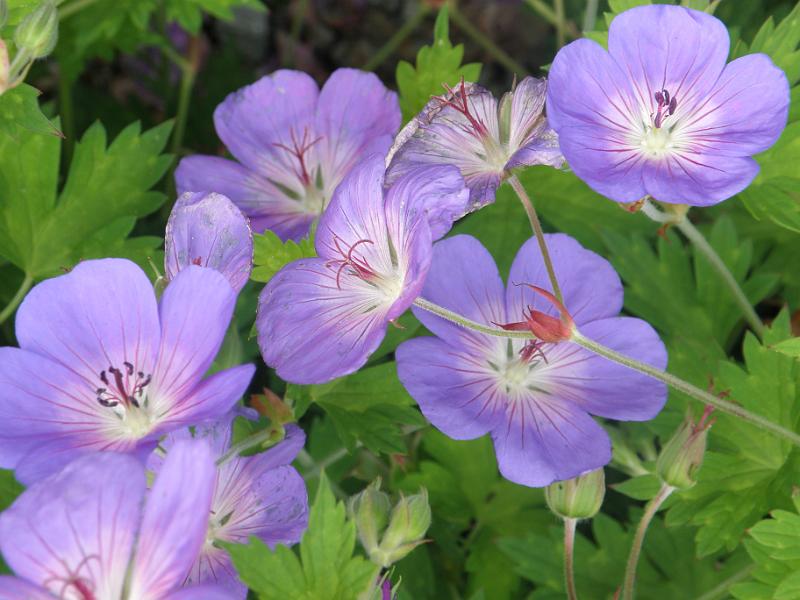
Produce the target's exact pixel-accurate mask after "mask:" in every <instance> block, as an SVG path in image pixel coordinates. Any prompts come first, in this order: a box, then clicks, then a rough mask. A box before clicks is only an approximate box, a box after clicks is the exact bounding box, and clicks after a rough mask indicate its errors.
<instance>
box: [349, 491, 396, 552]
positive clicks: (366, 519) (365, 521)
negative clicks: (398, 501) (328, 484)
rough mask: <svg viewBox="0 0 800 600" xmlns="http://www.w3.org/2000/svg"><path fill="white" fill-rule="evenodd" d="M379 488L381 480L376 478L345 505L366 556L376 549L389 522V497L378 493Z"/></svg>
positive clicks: (380, 492)
mask: <svg viewBox="0 0 800 600" xmlns="http://www.w3.org/2000/svg"><path fill="white" fill-rule="evenodd" d="M380 488H381V479H380V477H378V478H377V479H376V480H375V481H373V482H372V483H371V484H369V485H368V486H367V487H366V489H364V491H362V492H361V493H360V494H357V495H355V496H353V497H352V498H350V501H349V502H348V503H347V511H348V512H349V513H350V518H351V519H353V520H354V521H355V522H356V530H357V531H358V539H359V540H361V545H362V546H364V550H366V551H367V553H368V554H372V553H373V552H375V551H376V550H377V549H378V543H379V542H378V538H379V537H380V535H381V534H382V533H383V530H384V528H385V527H386V523H387V521H388V520H389V509H390V508H391V503H390V502H389V496H388V495H387V494H385V493H384V492H382V491H380Z"/></svg>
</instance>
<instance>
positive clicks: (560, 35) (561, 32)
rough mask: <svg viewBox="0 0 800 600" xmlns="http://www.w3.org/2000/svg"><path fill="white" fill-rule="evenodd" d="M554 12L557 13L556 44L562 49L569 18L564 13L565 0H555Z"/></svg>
mask: <svg viewBox="0 0 800 600" xmlns="http://www.w3.org/2000/svg"><path fill="white" fill-rule="evenodd" d="M553 12H554V13H555V14H556V44H557V45H558V47H557V49H560V48H561V47H562V46H563V45H564V42H565V37H566V34H565V32H566V30H567V18H566V16H565V14H564V0H553Z"/></svg>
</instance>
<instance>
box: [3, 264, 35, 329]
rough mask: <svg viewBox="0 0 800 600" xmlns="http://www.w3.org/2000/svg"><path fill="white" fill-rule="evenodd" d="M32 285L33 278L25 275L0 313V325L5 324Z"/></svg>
mask: <svg viewBox="0 0 800 600" xmlns="http://www.w3.org/2000/svg"><path fill="white" fill-rule="evenodd" d="M32 285H33V277H31V276H30V275H28V274H27V273H26V274H25V278H24V279H23V280H22V283H21V284H20V286H19V288H18V289H17V292H16V293H15V294H14V297H13V298H11V300H9V302H8V304H6V306H5V308H4V309H3V310H2V312H0V325H2V324H3V323H5V322H6V321H7V320H8V318H9V317H10V316H11V315H13V314H14V311H15V310H17V307H18V306H19V305H20V302H22V299H23V298H24V297H25V294H27V293H28V290H29V289H31V286H32Z"/></svg>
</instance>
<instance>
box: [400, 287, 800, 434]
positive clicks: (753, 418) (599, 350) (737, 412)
mask: <svg viewBox="0 0 800 600" xmlns="http://www.w3.org/2000/svg"><path fill="white" fill-rule="evenodd" d="M414 305H415V306H418V307H419V308H422V309H423V310H427V311H428V312H431V313H433V314H435V315H438V316H440V317H442V318H443V319H447V320H448V321H450V322H452V323H455V324H457V325H460V326H461V327H466V328H467V329H472V330H474V331H477V332H479V333H484V334H486V335H493V336H496V337H503V338H516V339H535V336H534V335H533V334H532V333H530V332H527V331H506V330H504V329H499V328H495V327H488V326H486V325H483V324H481V323H477V322H475V321H473V320H471V319H467V318H466V317H463V316H461V315H459V314H457V313H454V312H453V311H450V310H448V309H446V308H444V307H442V306H439V305H438V304H434V303H433V302H430V301H429V300H425V299H424V298H417V299H416V300H414ZM569 341H570V342H572V343H574V344H577V345H579V346H581V347H583V348H586V349H587V350H589V351H590V352H593V353H594V354H597V355H599V356H602V357H604V358H607V359H609V360H611V361H613V362H616V363H619V364H621V365H625V366H626V367H628V368H629V369H633V370H634V371H638V372H640V373H644V374H645V375H648V376H649V377H652V378H653V379H657V380H659V381H663V382H664V383H666V384H667V385H668V386H670V387H671V388H673V389H675V390H678V391H679V392H682V393H684V394H686V395H687V396H689V397H690V398H693V399H694V400H699V401H700V402H702V403H703V404H709V405H711V406H713V407H714V408H716V409H717V410H719V411H721V412H724V413H728V414H729V415H733V416H734V417H738V418H740V419H742V420H743V421H747V422H748V423H750V424H752V425H755V426H756V427H760V428H761V429H764V430H766V431H769V432H770V433H774V434H775V435H777V436H779V437H782V438H784V439H785V440H787V441H789V442H791V443H792V444H794V445H796V446H800V435H797V434H796V433H794V432H793V431H790V430H789V429H786V428H785V427H782V426H780V425H778V424H777V423H773V422H772V421H770V420H769V419H765V418H764V417H762V416H761V415H757V414H755V413H752V412H750V411H749V410H746V409H744V408H742V407H741V406H739V405H738V404H735V403H733V402H730V401H728V400H723V399H722V398H720V397H718V396H715V395H714V394H711V393H709V392H706V391H704V390H701V389H700V388H699V387H697V386H694V385H692V384H691V383H689V382H688V381H684V380H683V379H680V378H679V377H675V376H674V375H670V374H669V373H667V372H665V371H662V370H661V369H658V368H656V367H653V366H651V365H648V364H647V363H643V362H641V361H638V360H635V359H633V358H630V357H628V356H625V355H624V354H620V353H619V352H617V351H616V350H612V349H611V348H608V347H606V346H603V345H602V344H599V343H597V342H595V341H594V340H590V339H589V338H587V337H584V336H583V335H581V333H580V332H579V331H578V330H577V329H576V330H573V332H572V337H571V338H570V340H569ZM562 343H563V342H562Z"/></svg>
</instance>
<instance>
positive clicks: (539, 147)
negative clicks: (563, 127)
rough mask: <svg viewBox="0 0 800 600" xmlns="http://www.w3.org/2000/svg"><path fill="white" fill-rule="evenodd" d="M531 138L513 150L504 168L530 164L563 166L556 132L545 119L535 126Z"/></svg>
mask: <svg viewBox="0 0 800 600" xmlns="http://www.w3.org/2000/svg"><path fill="white" fill-rule="evenodd" d="M531 137H532V138H533V139H532V140H531V141H530V142H528V143H527V144H526V145H525V146H523V147H522V148H520V149H519V150H517V151H516V152H514V154H512V155H511V158H510V159H508V162H507V163H506V170H507V171H508V170H511V169H515V168H517V167H527V166H531V165H547V166H548V167H556V168H560V167H563V166H564V155H563V154H561V146H560V145H559V143H558V134H556V132H555V131H553V130H552V129H550V126H549V125H548V124H547V121H544V122H543V123H542V124H541V125H539V126H538V127H537V130H536V132H535V133H534V134H533V135H532V136H531Z"/></svg>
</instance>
